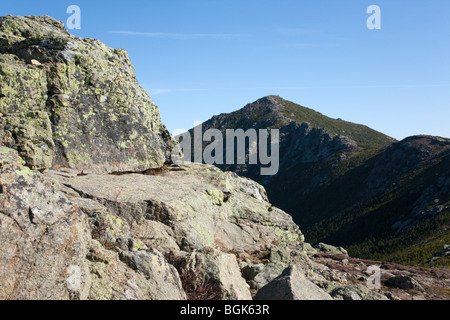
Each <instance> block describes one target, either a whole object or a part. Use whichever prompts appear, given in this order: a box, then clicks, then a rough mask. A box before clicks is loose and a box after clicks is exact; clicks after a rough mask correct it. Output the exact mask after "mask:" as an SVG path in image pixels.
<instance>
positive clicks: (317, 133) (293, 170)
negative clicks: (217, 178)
mask: <svg viewBox="0 0 450 320" xmlns="http://www.w3.org/2000/svg"><path fill="white" fill-rule="evenodd" d="M211 128H215V129H219V130H221V131H222V132H224V131H225V130H226V129H238V128H240V129H243V130H248V129H251V128H253V129H265V128H272V129H279V130H280V170H279V172H278V174H277V175H275V176H261V175H260V165H219V167H220V168H221V169H223V170H229V171H234V172H236V173H238V174H240V175H243V176H246V177H249V178H251V179H253V180H256V181H258V182H260V183H261V184H263V185H264V186H265V188H266V189H267V192H268V195H269V198H270V200H271V202H273V203H274V205H276V206H278V207H280V208H282V209H283V210H285V211H287V212H289V213H290V214H291V215H292V216H293V217H294V220H295V221H296V223H298V224H299V225H300V226H301V228H302V229H303V230H304V231H305V234H306V236H307V239H308V240H309V241H311V242H313V243H315V242H321V241H323V242H327V243H332V244H335V245H343V246H347V247H349V249H350V251H351V253H352V254H357V255H359V256H361V257H363V258H373V257H377V258H380V257H381V258H384V257H385V258H388V259H390V260H393V261H397V260H398V261H400V260H401V262H406V263H411V264H415V263H421V264H427V263H428V262H429V260H430V259H431V257H432V252H431V251H429V250H431V249H432V248H433V250H437V248H438V247H440V248H442V246H443V245H444V244H445V243H444V242H446V243H448V242H449V241H448V240H444V239H447V238H445V237H448V234H447V236H446V235H445V234H446V233H445V230H444V229H445V228H447V227H446V226H448V225H449V224H448V222H447V221H446V218H445V217H446V214H447V211H448V208H447V207H448V206H447V204H446V201H447V200H445V199H448V194H449V191H448V188H447V187H446V188H447V189H446V188H440V187H439V186H441V185H446V184H445V183H447V182H446V181H447V180H446V179H447V178H446V177H447V176H448V173H449V169H448V166H446V163H447V162H448V160H446V159H447V157H448V144H449V140H448V139H444V138H438V137H425V136H417V137H411V138H408V139H405V140H404V141H401V142H397V141H396V140H395V139H393V138H391V137H388V136H386V135H384V134H382V133H380V132H377V131H375V130H373V129H371V128H368V127H367V126H364V125H359V124H354V123H351V122H346V121H343V120H340V119H338V120H336V119H332V118H329V117H327V116H324V115H322V114H320V113H319V112H316V111H314V110H311V109H308V108H305V107H303V106H300V105H297V104H295V103H292V102H290V101H287V100H284V99H282V98H280V97H278V96H268V97H265V98H262V99H260V100H258V101H256V102H254V103H251V104H248V105H247V106H245V107H244V108H243V109H241V110H239V111H236V112H233V113H229V114H222V115H219V116H215V117H213V118H212V119H211V120H209V121H206V122H205V123H203V124H202V129H203V131H206V130H207V129H211ZM192 132H193V131H192V130H191V133H192ZM205 146H206V144H205ZM439 179H441V180H439ZM435 189H436V191H435V192H434V191H433V192H432V191H430V190H435ZM419 197H420V198H419ZM436 199H439V201H437V202H435V200H436ZM416 201H417V203H416ZM420 206H422V207H423V206H425V207H426V206H428V207H427V208H428V209H429V210H432V211H433V210H438V211H439V214H437V215H434V216H433V215H429V214H424V215H422V216H421V215H420V212H422V211H423V210H425V207H423V208H424V209H422V210H419V209H418V208H419V207H420ZM374 208H380V209H379V211H376V210H375V209H374ZM436 208H438V209H436ZM418 210H419V211H420V212H419V213H418ZM433 212H434V211H433ZM369 213H370V214H369ZM425 216H426V218H424V219H422V218H420V217H425ZM409 219H411V221H409ZM439 219H443V220H442V221H441V220H439ZM438 220H439V221H441V222H440V223H439V225H440V226H441V227H443V229H442V228H440V229H439V230H440V231H436V228H434V229H433V227H432V226H431V225H435V224H436V222H437V221H438ZM402 221H403V222H404V225H402ZM418 222H420V223H418ZM394 224H395V226H396V227H397V226H402V228H397V229H395V228H392V226H393V225H394ZM430 224H431V225H430ZM364 225H365V226H366V227H365V228H364V227H363V226H364ZM425 226H428V227H425ZM410 228H419V229H421V231H420V234H421V236H420V237H419V236H418V235H417V237H419V238H420V239H424V240H425V239H432V238H433V239H434V238H436V239H435V240H436V241H435V240H432V241H431V240H430V241H431V242H432V243H433V245H431V247H432V248H431V247H430V248H429V250H428V249H426V250H422V249H423V248H424V247H423V246H422V247H421V248H420V250H422V251H423V252H426V253H427V254H426V255H420V257H419V256H418V253H417V252H418V251H420V250H413V251H414V253H411V254H409V255H405V256H403V257H400V256H399V255H396V254H394V252H395V251H396V250H403V249H406V248H410V247H411V246H415V245H416V242H415V241H414V239H405V238H404V237H405V236H404V235H405V234H408V233H407V232H405V230H411V229H410ZM427 228H428V229H427ZM441 229H442V230H441ZM433 230H434V231H433ZM436 232H437V233H439V232H440V233H442V234H440V235H439V236H437V237H436ZM415 233H419V231H415ZM410 234H411V233H410ZM385 241H389V243H390V244H389V247H388V245H385V246H382V247H378V246H379V243H384V242H385ZM430 241H429V242H430ZM442 241H443V242H442ZM400 242H401V243H400ZM431 242H430V243H431ZM441 242H442V243H441ZM369 244H370V248H369V247H368V245H369ZM352 251H353V252H352ZM440 261H441V262H442V261H443V260H442V259H435V261H434V263H435V264H439V263H440Z"/></svg>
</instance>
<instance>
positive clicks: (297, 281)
mask: <svg viewBox="0 0 450 320" xmlns="http://www.w3.org/2000/svg"><path fill="white" fill-rule="evenodd" d="M255 300H332V298H331V296H330V295H329V294H328V293H326V292H325V291H323V290H322V289H320V288H319V287H318V286H316V285H315V284H314V283H312V282H311V281H309V280H308V279H307V278H306V277H305V275H304V274H303V273H302V272H301V271H300V270H299V269H298V268H297V267H295V266H291V267H289V268H287V269H286V270H285V271H284V272H283V273H282V275H281V276H279V277H277V278H276V279H275V280H273V281H271V282H270V283H269V284H268V285H266V286H264V287H263V288H261V289H260V290H259V291H258V293H257V294H256V296H255Z"/></svg>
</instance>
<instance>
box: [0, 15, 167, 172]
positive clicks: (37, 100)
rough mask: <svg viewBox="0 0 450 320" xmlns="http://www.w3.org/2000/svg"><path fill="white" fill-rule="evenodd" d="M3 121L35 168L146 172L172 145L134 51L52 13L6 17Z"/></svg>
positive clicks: (1, 38) (5, 137) (5, 133)
mask: <svg viewBox="0 0 450 320" xmlns="http://www.w3.org/2000/svg"><path fill="white" fill-rule="evenodd" d="M0 128H1V133H0V144H1V145H5V146H8V147H11V148H14V149H16V150H18V151H19V153H20V155H21V156H22V157H23V158H24V159H25V161H26V164H27V166H29V167H31V168H34V169H46V168H51V167H67V166H70V167H73V168H76V169H77V170H78V171H80V172H81V171H83V170H89V171H91V172H112V171H143V170H147V169H149V168H156V167H161V166H162V165H163V164H164V163H165V162H166V159H167V156H168V154H169V151H170V149H171V148H172V140H171V136H170V134H169V133H168V132H167V130H166V128H165V126H164V125H162V124H161V120H160V115H159V110H158V108H157V107H156V106H155V104H154V103H153V102H152V100H151V99H150V97H149V96H148V94H147V93H146V92H145V91H144V90H143V89H142V88H141V87H140V86H139V84H138V82H137V80H136V76H135V73H134V68H133V66H132V64H131V62H130V59H129V58H128V54H127V52H126V51H125V50H122V49H115V50H114V49H111V48H109V47H108V46H106V45H105V44H103V43H102V42H100V41H98V40H94V39H82V38H77V37H74V36H72V35H70V34H69V33H68V32H67V31H66V29H65V27H64V24H63V23H62V22H59V21H56V20H54V19H52V18H50V17H12V16H7V17H1V18H0Z"/></svg>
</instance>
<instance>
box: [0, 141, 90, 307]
mask: <svg viewBox="0 0 450 320" xmlns="http://www.w3.org/2000/svg"><path fill="white" fill-rule="evenodd" d="M0 152H1V154H2V155H4V154H5V153H9V155H10V156H12V157H14V154H16V155H17V152H16V151H14V150H11V149H9V152H8V150H7V149H6V148H3V147H2V148H1V151H0ZM20 162H21V161H13V162H11V163H9V164H6V163H5V158H2V161H1V164H0V279H1V280H0V299H2V300H3V299H85V298H87V297H88V294H89V288H90V283H91V275H90V272H89V269H88V265H87V262H86V260H85V256H86V254H87V249H86V245H87V243H88V241H89V233H88V230H89V229H88V227H87V222H86V218H85V217H84V216H83V215H82V214H80V212H79V211H78V210H77V207H76V206H74V205H73V204H72V203H70V202H69V201H68V200H67V198H66V197H65V196H63V195H62V194H61V193H58V192H56V190H55V189H54V188H53V187H52V185H51V184H50V183H49V182H48V181H46V180H45V179H44V177H43V176H42V175H41V174H40V173H39V172H34V171H32V170H30V169H29V168H27V167H24V166H22V165H20V164H19V163H20Z"/></svg>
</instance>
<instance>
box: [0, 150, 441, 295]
mask: <svg viewBox="0 0 450 320" xmlns="http://www.w3.org/2000/svg"><path fill="white" fill-rule="evenodd" d="M0 153H1V155H2V157H1V162H0V170H1V174H0V185H1V190H2V194H1V195H0V208H2V209H1V214H0V231H1V233H0V235H1V236H0V248H1V250H0V262H1V264H0V276H1V279H2V280H1V284H0V285H1V286H0V298H1V299H108V300H110V299H160V300H161V299H164V300H167V299H176V300H180V299H233V300H234V299H243V300H249V299H252V298H255V299H264V300H266V299H283V300H285V299H325V300H329V299H353V300H355V299H358V300H359V299H381V300H387V299H447V298H448V290H449V278H450V272H449V271H448V270H439V269H418V268H412V267H404V266H398V265H393V264H388V263H379V262H373V261H362V260H357V259H352V258H350V257H348V256H346V255H345V250H343V249H337V248H334V247H331V246H326V245H321V247H320V248H319V249H320V250H319V251H317V250H315V249H313V248H312V247H311V246H310V245H308V244H307V243H305V242H304V238H303V235H302V233H301V232H300V230H299V228H298V227H297V225H295V224H294V223H293V222H292V219H291V217H290V216H289V215H288V214H286V213H285V212H283V211H281V210H279V209H277V208H274V207H272V206H271V205H270V203H269V202H268V201H267V197H266V194H265V191H264V189H263V188H262V187H261V186H260V185H258V184H256V183H255V182H253V181H251V180H248V179H246V178H241V177H239V176H237V175H236V174H234V173H229V172H222V171H220V170H218V169H216V168H214V167H212V166H205V165H192V164H186V165H171V166H168V167H166V168H165V170H160V171H152V172H148V173H147V174H122V175H117V174H108V175H106V174H105V175H96V174H88V175H84V174H80V173H78V172H77V171H75V170H73V169H68V168H66V169H59V170H48V171H47V172H46V173H44V174H42V173H40V172H38V171H33V170H31V169H29V168H28V167H25V166H24V165H23V164H24V161H23V160H22V159H21V158H20V157H19V156H18V153H17V152H16V151H14V150H11V149H8V148H5V147H1V148H0ZM371 265H379V266H380V267H381V268H382V270H383V272H382V287H381V289H380V290H369V289H368V287H367V279H368V277H369V276H370V273H368V272H366V271H367V268H368V267H369V266H371ZM398 277H400V279H399V280H398V279H397V278H398ZM401 277H403V278H401ZM396 279H397V280H396ZM400 280H401V281H400ZM389 281H390V282H389ZM396 281H397V282H396ZM398 281H400V282H398ZM405 281H406V283H407V284H406V285H405V284H404V282H405ZM273 288H276V290H274V289H273Z"/></svg>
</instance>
